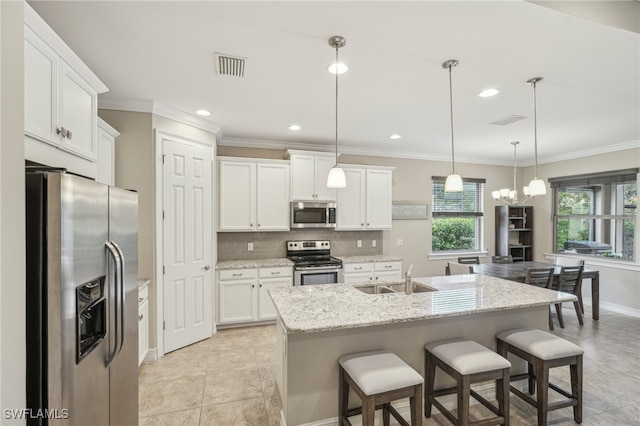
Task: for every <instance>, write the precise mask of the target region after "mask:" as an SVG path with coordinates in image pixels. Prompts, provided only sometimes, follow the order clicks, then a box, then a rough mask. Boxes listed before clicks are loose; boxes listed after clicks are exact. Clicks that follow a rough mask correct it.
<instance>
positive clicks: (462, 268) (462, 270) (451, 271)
mask: <svg viewBox="0 0 640 426" xmlns="http://www.w3.org/2000/svg"><path fill="white" fill-rule="evenodd" d="M446 271H448V273H447V275H464V274H473V266H471V265H468V264H462V263H456V262H447V267H446Z"/></svg>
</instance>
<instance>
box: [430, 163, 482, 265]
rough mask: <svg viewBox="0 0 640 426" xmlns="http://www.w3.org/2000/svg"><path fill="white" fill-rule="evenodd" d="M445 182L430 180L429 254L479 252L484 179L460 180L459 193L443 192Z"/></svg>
mask: <svg viewBox="0 0 640 426" xmlns="http://www.w3.org/2000/svg"><path fill="white" fill-rule="evenodd" d="M445 180H446V178H445V177H441V176H433V177H432V178H431V183H432V203H431V205H432V206H433V207H432V216H433V221H432V225H431V237H432V241H431V250H432V252H433V253H436V252H448V251H449V252H456V253H458V252H465V251H480V250H481V247H482V215H483V210H484V183H485V180H484V179H470V178H463V179H462V183H463V190H462V192H447V193H445V192H444V182H445Z"/></svg>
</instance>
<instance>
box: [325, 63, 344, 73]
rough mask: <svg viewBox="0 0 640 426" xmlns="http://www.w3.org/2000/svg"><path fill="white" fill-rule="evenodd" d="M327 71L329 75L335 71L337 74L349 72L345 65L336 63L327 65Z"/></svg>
mask: <svg viewBox="0 0 640 426" xmlns="http://www.w3.org/2000/svg"><path fill="white" fill-rule="evenodd" d="M327 69H328V70H329V72H330V73H331V74H336V69H337V70H338V71H337V74H338V75H339V74H344V73H345V72H347V71H348V70H349V67H348V66H346V65H345V64H343V63H342V62H338V63H337V64H331V65H329V68H327Z"/></svg>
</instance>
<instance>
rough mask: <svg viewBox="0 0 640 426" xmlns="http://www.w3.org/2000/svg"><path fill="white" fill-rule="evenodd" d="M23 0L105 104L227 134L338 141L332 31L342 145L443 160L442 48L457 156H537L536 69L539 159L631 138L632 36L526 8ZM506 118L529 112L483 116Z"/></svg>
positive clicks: (635, 68) (263, 141)
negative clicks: (219, 57) (449, 67)
mask: <svg viewBox="0 0 640 426" xmlns="http://www.w3.org/2000/svg"><path fill="white" fill-rule="evenodd" d="M29 3H30V4H31V5H32V6H33V7H34V9H36V11H37V12H38V13H39V14H40V15H41V16H42V17H43V18H44V19H45V20H46V21H47V22H48V23H49V25H50V26H51V27H52V28H53V29H54V30H55V31H56V32H57V33H58V34H59V35H60V36H61V37H62V39H63V40H64V41H65V42H66V43H67V44H68V45H69V46H70V47H71V48H72V49H73V50H74V51H75V52H76V53H77V54H78V56H80V58H81V59H82V60H83V61H84V62H85V63H86V64H87V65H88V66H89V67H90V68H91V69H92V70H93V71H94V72H95V73H96V74H97V75H98V77H99V78H100V79H101V80H102V81H103V82H104V83H105V84H106V85H107V86H108V87H109V89H110V91H109V92H108V93H105V94H103V95H100V101H101V102H102V103H106V102H108V103H110V104H118V103H120V102H127V101H153V102H157V103H159V104H162V105H167V106H170V107H173V108H175V109H178V110H180V111H184V112H187V113H191V114H194V112H195V111H196V110H197V109H201V108H205V109H208V110H210V111H211V112H212V116H211V117H210V120H211V121H213V122H215V123H217V124H218V125H220V126H221V127H222V131H223V141H222V143H223V144H240V145H244V146H264V147H290V148H296V147H297V148H300V147H304V148H312V149H313V148H317V149H322V150H331V149H333V148H332V147H333V144H334V136H335V127H334V126H335V122H334V115H335V109H334V102H335V77H334V76H333V75H331V74H329V73H328V72H327V71H326V68H327V66H328V65H329V64H330V63H332V62H333V60H334V59H335V50H333V49H332V48H331V47H329V45H328V39H329V37H331V36H333V35H341V36H344V37H345V38H346V40H347V45H346V46H345V47H344V48H342V49H340V60H341V62H345V63H346V64H347V65H348V66H349V72H348V73H346V74H344V75H342V76H341V77H340V99H339V103H340V118H339V134H340V136H339V145H340V151H341V152H346V153H362V154H365V153H373V154H378V155H389V156H406V157H417V158H430V159H442V160H448V159H450V154H451V148H450V128H449V98H448V90H449V87H448V84H449V83H448V73H447V71H446V70H443V69H442V66H441V64H442V62H443V61H445V60H447V59H451V58H455V59H458V60H459V61H460V65H459V66H457V67H455V68H454V69H453V97H454V118H455V137H456V139H455V140H456V159H457V160H458V161H470V162H475V163H491V164H511V162H512V155H513V151H512V147H511V145H510V144H509V143H510V142H511V141H514V140H518V141H521V143H520V145H519V146H518V158H519V163H521V164H531V163H532V161H533V151H534V149H533V119H532V114H533V90H532V88H531V86H529V85H527V84H525V81H526V80H527V79H529V78H531V77H535V76H541V77H543V78H544V80H543V81H542V82H541V83H539V84H538V87H537V96H538V147H539V148H538V149H539V157H540V161H541V162H546V161H553V160H556V159H563V158H573V157H576V156H582V155H587V154H592V153H600V152H606V151H612V150H618V149H623V148H630V147H634V146H635V147H637V146H640V142H639V141H640V36H639V34H638V33H637V32H633V31H628V30H623V29H620V28H616V27H614V26H608V25H604V24H600V23H594V22H590V21H587V20H585V19H582V18H578V17H574V16H571V15H569V14H565V13H562V12H558V11H556V10H552V9H550V8H546V7H542V6H540V5H537V4H533V3H528V2H524V1H519V0H514V1H473V2H471V1H470V2H461V1H410V2H398V1H387V2H384V1H375V2H348V1H341V2H324V1H317V2H309V1H297V2H268V1H260V2H213V1H200V2H186V1H175V2H168V1H142V2H114V1H88V2H80V1H66V2H55V1H44V2H29ZM563 3H567V2H563ZM630 4H632V5H633V6H639V5H638V4H637V3H636V2H631V3H630ZM632 10H634V11H638V10H640V7H635V8H633V9H632ZM638 18H639V19H640V16H639V17H638ZM214 52H221V53H225V54H231V55H238V56H242V57H246V58H248V59H247V64H246V74H245V77H244V78H242V79H240V78H234V77H229V76H220V75H216V74H215V67H214V60H213V57H214ZM488 87H493V88H498V89H500V91H501V92H500V93H499V94H498V95H497V96H495V97H492V98H484V99H483V98H479V97H477V96H476V95H477V94H478V93H479V92H480V91H481V90H482V89H485V88H488ZM509 115H524V116H527V117H529V118H528V119H525V120H522V121H519V122H516V123H513V124H510V125H508V126H495V125H489V124H488V123H489V122H492V121H495V120H498V119H501V118H504V117H506V116H509ZM292 123H297V124H299V125H301V126H302V130H300V131H298V132H291V131H290V130H288V129H287V126H288V125H289V124H292ZM392 133H399V134H400V135H402V139H399V140H395V141H393V140H389V139H388V136H389V135H391V134H392ZM639 161H640V160H639Z"/></svg>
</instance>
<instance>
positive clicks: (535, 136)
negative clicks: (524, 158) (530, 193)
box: [533, 81, 538, 179]
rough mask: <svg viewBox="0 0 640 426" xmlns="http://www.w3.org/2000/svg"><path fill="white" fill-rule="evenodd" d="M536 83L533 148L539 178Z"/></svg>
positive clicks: (536, 175)
mask: <svg viewBox="0 0 640 426" xmlns="http://www.w3.org/2000/svg"><path fill="white" fill-rule="evenodd" d="M536 83H537V81H534V82H533V149H534V155H535V161H536V173H535V178H536V179H538V112H537V104H538V102H537V100H536Z"/></svg>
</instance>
